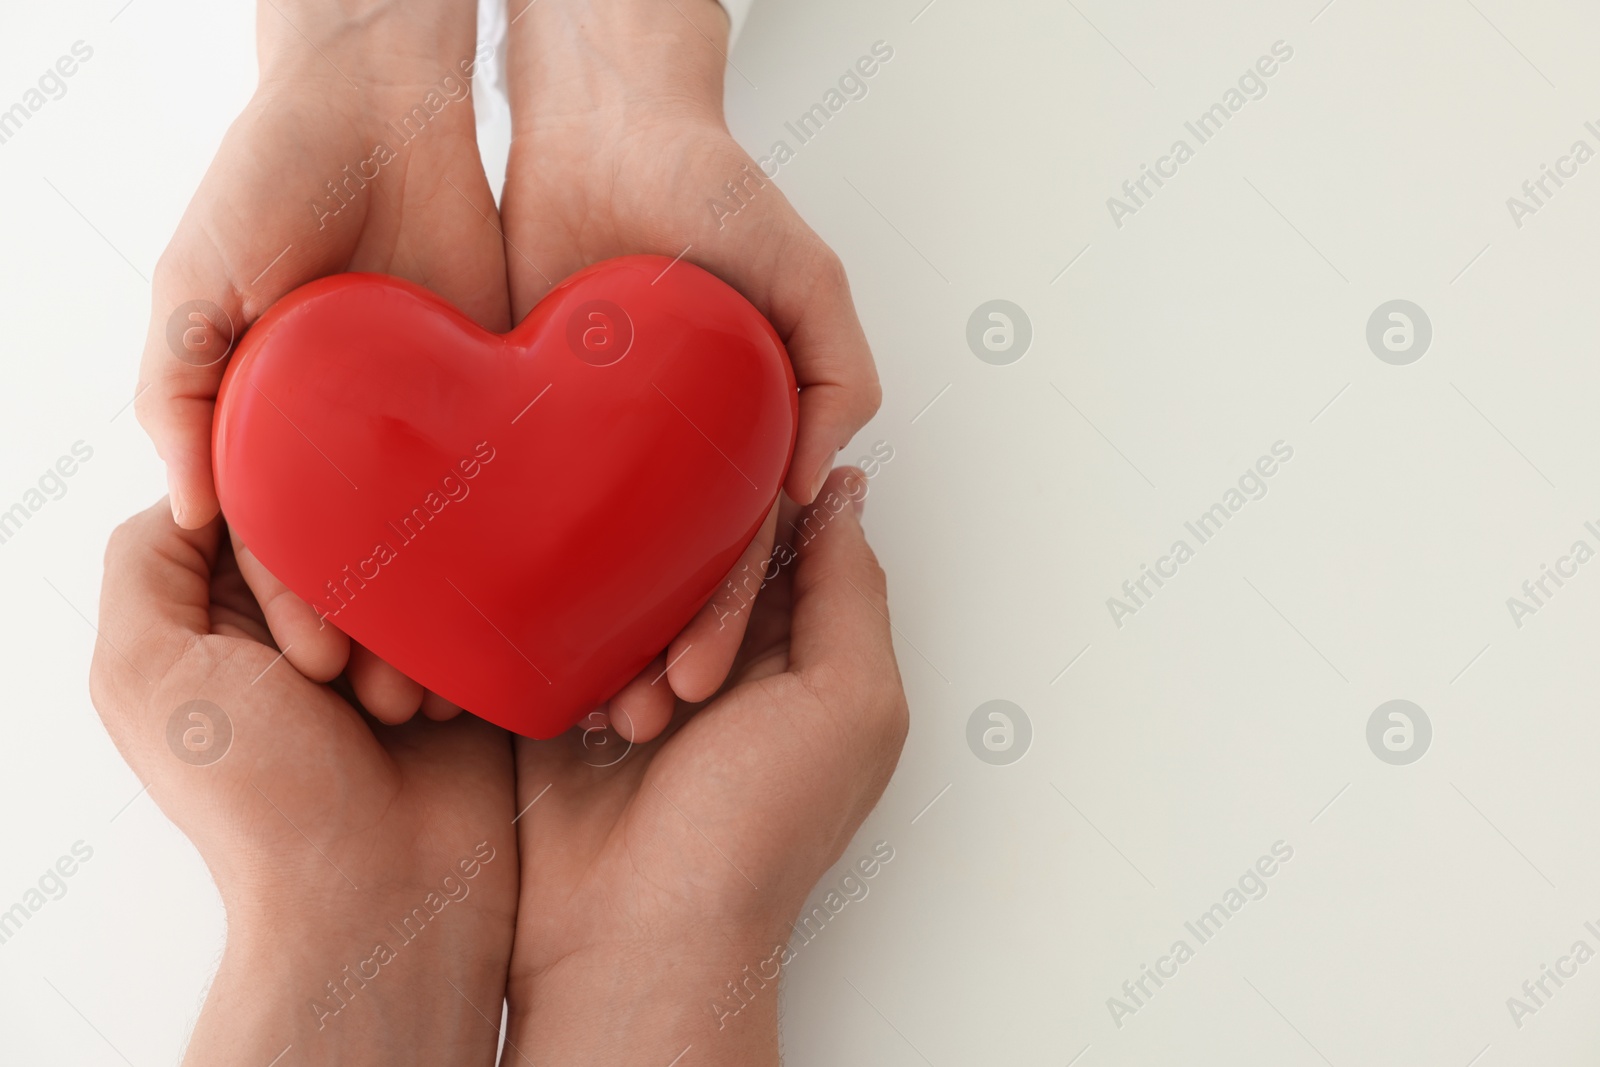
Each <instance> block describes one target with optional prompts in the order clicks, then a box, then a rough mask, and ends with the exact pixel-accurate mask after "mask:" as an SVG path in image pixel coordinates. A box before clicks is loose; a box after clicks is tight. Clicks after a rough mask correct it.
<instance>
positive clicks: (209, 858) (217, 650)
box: [90, 501, 517, 1065]
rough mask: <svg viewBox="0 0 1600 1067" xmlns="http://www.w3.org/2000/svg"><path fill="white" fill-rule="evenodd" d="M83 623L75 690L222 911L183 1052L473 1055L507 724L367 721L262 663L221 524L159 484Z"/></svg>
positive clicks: (500, 965) (513, 879) (359, 1057)
mask: <svg viewBox="0 0 1600 1067" xmlns="http://www.w3.org/2000/svg"><path fill="white" fill-rule="evenodd" d="M99 633H100V640H99V641H98V642H97V643H96V645H95V655H94V663H93V666H92V668H91V673H90V692H91V695H92V696H93V698H94V703H95V707H96V708H97V709H99V711H100V715H101V718H102V719H103V720H104V722H105V725H106V729H107V731H108V732H109V733H110V734H111V738H112V740H113V741H115V742H116V745H117V748H118V749H119V750H120V751H121V753H122V755H123V758H125V759H126V760H127V761H128V764H129V766H130V767H132V768H133V771H134V773H135V774H136V775H137V776H138V777H139V780H140V781H142V782H145V783H147V784H148V787H149V790H150V796H151V798H152V799H154V800H155V802H156V803H157V804H159V805H160V806H161V809H162V811H164V812H165V813H166V814H167V816H168V817H169V818H170V819H172V821H173V822H174V823H175V824H176V825H177V827H178V828H179V829H180V830H182V831H183V832H184V834H185V835H187V836H188V838H189V839H190V841H192V842H193V843H194V846H195V848H196V849H197V850H198V851H199V853H200V855H201V858H202V859H204V860H205V862H206V866H207V868H208V869H209V870H210V871H211V875H212V877H213V878H214V879H215V880H216V883H217V889H218V891H219V893H220V894H221V896H222V902H223V905H224V906H225V908H226V909H227V914H228V943H227V949H226V952H225V953H224V955H223V961H222V966H221V969H220V970H219V972H218V974H217V977H216V980H215V981H214V982H213V984H212V987H211V990H210V993H209V995H208V997H207V1000H206V1005H205V1008H204V1009H203V1010H202V1012H201V1016H200V1020H199V1022H198V1024H197V1026H196V1028H195V1033H194V1036H193V1038H192V1039H191V1042H190V1045H189V1051H188V1056H187V1058H186V1060H185V1062H187V1063H196V1064H198V1063H223V1062H225V1063H267V1062H270V1061H271V1060H272V1059H273V1057H274V1056H277V1055H278V1054H279V1053H280V1052H281V1051H282V1050H283V1048H284V1045H285V1044H293V1045H294V1046H295V1049H296V1058H295V1060H294V1062H296V1063H329V1064H332V1063H339V1064H345V1065H350V1064H367V1063H371V1064H391V1063H396V1062H428V1063H452V1064H456V1063H461V1064H466V1063H472V1062H480V1063H484V1064H492V1063H494V1053H495V1048H496V1038H497V1031H498V1020H499V1005H500V1003H501V999H502V996H503V993H504V988H505V975H506V966H507V961H508V959H509V955H510V942H511V936H512V927H513V921H514V915H515V910H516V893H517V853H516V841H515V839H514V837H513V834H512V817H513V815H514V814H515V812H514V810H513V808H512V790H513V782H512V762H511V746H510V741H509V738H508V735H507V734H506V733H505V732H504V731H502V730H499V729H497V728H495V727H492V726H490V725H489V724H488V723H486V722H483V721H481V720H479V719H476V718H473V717H471V716H462V717H461V718H459V719H457V720H455V721H453V722H448V723H439V722H431V721H429V720H427V719H420V718H419V719H416V720H414V721H412V722H411V723H408V724H407V725H405V726H397V727H385V726H382V725H380V724H376V723H375V722H373V721H372V720H370V719H368V718H367V717H365V716H363V715H362V714H361V713H360V712H358V711H357V710H356V709H355V708H354V707H352V706H351V705H350V703H349V702H348V700H347V697H348V695H349V690H348V687H347V686H345V685H344V684H343V682H341V683H340V685H339V686H335V687H330V686H326V685H319V684H317V683H315V682H312V681H309V680H307V679H306V678H304V677H302V676H301V675H300V674H299V673H297V672H296V671H295V669H294V667H293V666H292V665H290V664H289V663H285V662H280V660H281V659H282V658H283V657H282V656H281V654H280V653H279V651H278V649H277V648H276V647H275V646H274V645H273V643H272V639H271V635H270V634H269V632H268V630H267V626H266V620H265V617H264V616H263V614H262V612H261V609H260V606H259V605H258V604H257V603H256V601H255V599H254V598H253V597H252V596H251V595H250V591H249V590H248V588H247V587H246V585H245V582H244V580H243V577H242V576H241V574H240V572H239V569H238V567H237V566H236V564H235V562H234V559H233V554H232V552H231V550H230V548H229V546H228V543H227V540H226V539H225V538H224V537H223V536H222V525H221V523H220V521H218V520H213V521H212V522H210V523H209V524H207V525H206V526H204V527H202V528H201V529H198V530H184V529H181V528H179V527H178V526H177V525H176V524H175V523H174V521H173V519H172V513H171V510H170V507H169V505H168V504H167V503H166V502H165V501H162V502H159V503H157V504H156V505H155V506H154V507H151V508H149V509H147V510H146V511H144V512H142V513H140V514H138V515H136V516H134V517H133V518H132V519H129V520H128V521H127V522H125V523H124V524H123V525H122V526H121V527H119V528H118V529H117V532H116V533H115V534H114V535H113V536H112V538H111V544H110V546H109V547H108V548H107V550H106V570H105V580H104V585H103V591H102V595H101V601H100V626H99ZM341 688H342V689H343V695H341V692H340V689H341ZM347 968H348V970H347ZM352 974H353V975H354V977H351V975H352ZM452 986H453V987H454V989H453V990H452ZM480 1012H482V1013H484V1014H486V1015H490V1016H492V1017H493V1019H494V1021H493V1022H485V1020H484V1019H482V1018H480V1016H479V1013H480Z"/></svg>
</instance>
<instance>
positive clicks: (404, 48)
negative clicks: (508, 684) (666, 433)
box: [135, 0, 510, 721]
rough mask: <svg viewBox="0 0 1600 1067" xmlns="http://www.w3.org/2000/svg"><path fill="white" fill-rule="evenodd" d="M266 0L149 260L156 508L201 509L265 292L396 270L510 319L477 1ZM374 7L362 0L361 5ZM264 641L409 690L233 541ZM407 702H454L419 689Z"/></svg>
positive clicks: (483, 321)
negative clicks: (479, 71)
mask: <svg viewBox="0 0 1600 1067" xmlns="http://www.w3.org/2000/svg"><path fill="white" fill-rule="evenodd" d="M357 6H358V5H355V4H353V3H319V2H315V0H270V2H267V3H264V4H263V5H262V6H261V9H260V14H259V19H258V23H259V31H258V46H259V53H260V66H261V80H260V84H259V87H258V88H257V90H256V93H255V95H254V97H253V98H252V99H251V101H250V103H249V105H248V106H247V107H246V108H245V110H244V112H243V114H241V115H240V116H239V118H238V119H237V120H236V121H235V122H234V124H233V126H232V128H231V129H229V131H228V134H227V136H226V137H225V138H224V140H223V143H222V146H221V148H220V149H219V151H218V152H217V156H216V159H215V160H214V161H213V163H212V165H211V168H210V170H209V171H208V172H207V174H206V176H205V179H204V181H203V182H202V183H201V185H200V188H199V190H198V192H196V194H195V196H194V199H193V201H192V202H191V203H190V205H189V208H188V210H187V211H186V212H185V214H184V216H183V220H182V222H180V223H179V225H178V230H177V233H176V234H175V235H174V237H173V239H172V243H171V244H170V245H169V246H168V247H167V250H166V252H165V253H164V254H163V255H162V257H161V261H160V263H159V264H158V265H157V268H156V273H155V280H154V287H153V290H154V291H153V298H152V307H151V319H150V326H149V331H148V334H147V337H146V341H145V349H144V358H143V363H142V365H141V368H140V374H139V377H140V383H139V391H138V394H137V400H136V402H135V410H136V411H137V413H138V416H139V421H140V422H141V423H142V424H143V425H144V427H145V429H146V430H147V431H148V432H149V434H150V436H151V438H152V439H153V440H154V442H155V445H156V450H157V451H158V452H159V453H160V455H161V457H162V458H163V459H164V460H165V461H166V465H167V478H168V483H169V486H170V488H171V502H172V511H173V515H174V516H175V517H176V519H177V521H178V523H179V525H181V526H183V527H186V528H189V529H199V528H201V527H204V526H205V525H206V524H207V523H209V522H210V521H211V520H212V519H213V518H214V517H215V516H216V514H217V506H218V505H217V495H216V489H215V486H214V484H213V481H212V473H211V424H212V412H213V408H214V404H215V399H216V395H217V387H218V384H219V383H220V381H221V380H222V372H223V370H224V369H225V368H226V366H227V361H226V358H225V357H226V356H227V354H228V351H229V347H230V345H231V343H232V341H233V339H234V338H235V337H236V336H237V335H238V334H239V333H242V332H243V330H244V329H245V327H247V326H248V325H249V324H250V323H251V322H253V321H254V320H255V319H256V318H257V317H259V316H260V315H261V313H262V312H263V311H265V310H266V309H267V307H269V306H270V305H271V304H272V303H273V302H274V301H276V300H277V299H278V298H279V297H281V296H282V295H284V294H285V293H287V292H289V291H290V290H291V289H294V288H296V287H297V286H299V285H302V284H304V283H305V282H308V281H311V280H313V279H316V278H319V277H322V276H324V275H327V274H332V273H337V272H339V271H346V270H358V271H378V272H382V273H386V274H394V275H398V276H400V277H402V278H407V279H409V280H411V281H414V282H416V283H418V284H420V285H423V286H426V287H427V288H429V289H431V290H433V291H434V292H436V293H438V294H439V295H440V296H442V297H444V298H445V299H447V300H449V301H451V302H452V303H454V304H455V305H456V306H457V307H459V308H461V309H462V311H463V312H465V313H466V314H467V315H469V316H471V317H472V318H473V319H474V320H476V321H477V322H478V323H479V324H480V325H482V326H484V327H485V328H487V329H491V330H496V331H503V330H505V329H507V328H508V326H509V324H510V320H509V314H510V312H509V307H508V302H507V293H506V280H505V260H504V258H503V253H502V249H503V243H502V240H501V236H500V231H499V223H498V218H497V215H496V211H495V205H494V197H493V194H492V193H491V191H490V189H489V184H488V181H487V179H486V178H485V176H484V172H483V165H482V163H481V161H480V159H479V155H478V146H477V138H476V131H475V128H474V120H473V109H472V100H471V97H470V95H469V89H470V71H471V70H472V69H474V67H475V65H476V62H477V58H476V56H475V53H474V37H475V15H476V12H475V10H474V5H473V4H471V3H470V2H465V0H427V2H424V3H420V4H408V5H404V6H403V10H402V9H401V6H400V5H381V9H380V10H379V11H378V12H377V13H376V14H373V13H366V14H362V13H360V12H358V11H356V10H355V8H356V7H357ZM365 6H369V7H370V6H371V5H365ZM236 548H237V550H238V551H237V555H238V561H239V567H240V569H241V571H242V572H243V573H244V576H245V579H246V581H247V582H248V583H249V585H250V587H251V589H252V590H254V592H255V594H256V596H257V598H258V599H259V600H260V602H261V604H262V605H263V608H264V610H265V613H266V619H267V624H268V627H269V628H270V629H271V631H272V635H273V638H274V639H275V641H276V642H277V644H278V645H279V647H281V648H283V649H284V650H285V652H286V655H287V658H288V660H289V662H290V664H292V665H293V666H294V667H295V668H296V669H298V670H299V671H301V672H302V673H303V674H305V675H307V676H308V677H311V678H315V679H318V680H323V681H326V680H328V679H331V678H333V677H335V676H336V675H338V674H339V673H340V672H341V671H343V670H345V669H346V667H347V665H348V668H349V676H350V677H351V679H352V681H353V683H354V685H355V687H356V691H357V693H358V694H359V696H360V698H361V701H362V703H363V704H364V705H365V706H366V707H367V708H368V709H369V710H371V711H373V712H374V713H375V714H377V715H379V716H380V717H382V718H384V719H386V720H388V721H401V720H403V719H405V718H408V717H409V716H410V715H411V714H413V713H414V712H415V711H416V710H417V709H418V707H419V705H423V700H424V694H423V691H422V688H421V686H419V685H417V684H416V683H414V682H412V681H411V680H409V679H407V678H406V677H405V676H403V675H401V674H400V673H399V672H398V671H396V670H395V669H394V668H392V667H390V666H389V665H387V664H385V663H383V662H382V661H381V660H379V659H378V658H377V657H376V656H373V655H371V654H370V653H368V652H367V651H366V650H365V649H362V648H360V647H359V646H356V647H355V648H354V649H352V647H351V644H350V642H349V641H348V640H347V639H346V638H345V636H344V635H343V634H341V633H340V632H339V631H338V630H336V629H335V628H333V627H332V626H326V625H324V624H323V622H322V620H320V619H319V618H318V617H317V615H316V612H315V611H314V610H313V609H312V608H311V606H310V605H308V604H307V603H305V602H304V601H303V600H301V599H300V598H299V597H298V596H296V595H295V594H293V593H291V592H290V591H289V590H288V589H287V588H286V587H285V586H284V585H283V584H282V583H280V582H278V581H277V580H276V579H275V578H273V577H272V576H271V575H270V574H268V573H267V571H266V570H265V568H263V567H262V566H261V565H260V564H259V563H258V562H257V561H256V560H255V558H254V557H253V556H252V555H250V553H249V551H248V549H246V548H245V547H243V546H236ZM423 706H424V710H426V711H429V712H430V713H432V714H435V715H437V716H445V715H448V714H450V713H451V712H452V711H454V710H455V709H454V708H452V707H451V706H449V705H448V704H446V703H445V702H443V701H440V700H438V699H437V698H431V697H430V698H429V702H428V703H427V704H426V705H423Z"/></svg>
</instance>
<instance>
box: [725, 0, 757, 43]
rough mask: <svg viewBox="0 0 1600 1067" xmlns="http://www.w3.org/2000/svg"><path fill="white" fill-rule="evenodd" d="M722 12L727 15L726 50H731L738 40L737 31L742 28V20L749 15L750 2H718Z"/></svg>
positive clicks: (730, 0)
mask: <svg viewBox="0 0 1600 1067" xmlns="http://www.w3.org/2000/svg"><path fill="white" fill-rule="evenodd" d="M718 2H719V3H720V4H722V7H723V10H725V11H726V12H727V13H728V22H729V23H731V27H730V28H729V30H728V48H729V49H732V48H733V42H734V41H736V40H738V38H739V31H740V30H741V29H743V28H744V20H745V18H746V16H748V15H749V14H750V0H718Z"/></svg>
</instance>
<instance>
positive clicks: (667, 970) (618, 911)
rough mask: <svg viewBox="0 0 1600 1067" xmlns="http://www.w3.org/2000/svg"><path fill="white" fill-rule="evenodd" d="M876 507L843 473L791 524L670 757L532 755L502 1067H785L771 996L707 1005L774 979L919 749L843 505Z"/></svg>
mask: <svg viewBox="0 0 1600 1067" xmlns="http://www.w3.org/2000/svg"><path fill="white" fill-rule="evenodd" d="M866 488H867V486H866V481H865V479H864V478H863V476H862V475H861V473H860V472H859V471H854V470H850V469H844V470H840V471H836V472H835V473H834V475H833V477H832V479H831V480H830V481H829V482H828V483H827V486H826V488H825V489H824V491H823V493H822V495H821V497H820V498H819V501H818V503H817V504H815V505H813V506H812V507H810V508H806V509H801V508H799V507H798V506H796V505H789V506H788V507H786V509H785V512H786V513H785V515H784V521H783V522H782V524H781V528H782V529H783V530H784V531H785V534H786V536H789V535H792V537H793V544H794V546H795V548H796V549H797V552H798V559H797V560H796V558H795V557H794V555H793V554H791V553H789V552H786V551H785V550H783V549H780V551H779V552H778V554H777V555H776V556H775V561H776V562H780V563H782V561H784V560H788V562H787V563H786V564H783V566H782V567H781V569H780V570H779V572H778V575H777V577H776V578H775V579H774V580H773V582H772V583H771V585H770V586H769V588H768V589H767V590H766V591H765V592H763V594H762V596H761V599H760V600H759V601H758V602H757V604H756V606H755V609H754V616H755V617H754V618H753V619H752V620H751V622H750V626H749V629H748V632H747V633H746V635H745V640H744V644H743V647H742V648H741V649H740V650H739V656H738V661H737V663H736V664H735V666H734V670H733V675H732V678H731V679H730V685H729V688H727V689H726V690H725V691H724V692H723V693H722V694H721V695H719V696H718V697H716V699H714V700H712V701H711V702H710V703H709V704H706V705H705V706H703V707H699V708H695V707H692V706H689V705H686V704H680V705H679V706H678V708H677V713H676V715H675V717H674V719H673V729H672V732H670V734H669V735H668V736H667V737H665V738H662V739H658V740H656V741H653V742H651V743H649V744H647V745H638V746H634V747H633V748H632V749H631V751H629V752H628V754H627V755H626V757H625V758H622V759H620V760H616V762H614V763H613V764H612V765H611V766H607V767H597V766H595V765H594V764H598V763H605V762H608V761H611V760H613V759H615V757H614V756H609V755H605V754H604V750H603V749H602V750H598V751H597V750H596V749H594V748H590V749H588V750H585V748H584V746H583V743H582V742H581V741H579V740H577V739H576V737H575V735H572V734H569V735H567V736H566V737H564V738H558V739H556V740H554V741H544V742H538V741H527V740H525V739H522V738H519V739H518V740H517V791H518V798H517V806H518V809H519V811H522V812H523V814H522V816H521V818H520V819H519V821H518V833H519V837H520V841H521V857H522V886H521V900H520V904H519V905H518V912H517V936H516V945H515V949H514V951H513V956H512V961H511V983H510V988H509V996H510V1004H511V1009H510V1010H511V1015H510V1026H509V1030H508V1049H509V1051H508V1052H507V1053H506V1059H505V1062H507V1063H519V1064H522V1063H657V1062H659V1063H663V1064H664V1063H668V1062H670V1061H671V1060H672V1059H673V1057H674V1056H676V1055H678V1054H679V1053H680V1052H681V1051H682V1050H683V1048H684V1046H685V1045H688V1044H693V1046H694V1049H695V1051H694V1062H695V1063H697V1064H702V1065H709V1064H729V1065H739V1067H750V1065H752V1064H776V1063H777V990H776V989H775V988H773V989H767V990H760V991H757V990H755V989H754V988H753V987H751V995H752V996H753V999H752V1001H751V1003H750V1005H749V1007H748V1008H747V1009H746V1010H743V1011H740V1012H739V1013H738V1014H737V1016H736V1017H734V1018H731V1019H730V1018H727V1015H726V1014H725V1013H719V1012H718V1011H717V1010H716V1009H714V1008H713V1007H712V1004H713V1002H716V1001H724V1002H725V1001H728V1000H729V999H730V994H729V992H728V988H727V984H728V983H729V982H743V981H744V980H745V979H746V977H747V975H746V973H745V971H744V968H745V967H747V966H749V967H751V968H752V969H755V970H760V969H762V968H763V965H767V966H776V964H767V961H771V960H773V959H774V957H775V955H776V956H779V957H780V958H781V951H775V950H777V947H778V946H780V945H784V944H787V943H789V942H791V941H792V940H793V937H792V934H793V928H792V926H791V923H792V922H793V920H794V918H795V916H796V914H797V913H798V912H799V910H800V907H801V905H802V904H803V903H804V901H805V899H806V896H807V894H808V893H809V892H810V890H811V888H812V887H813V886H814V885H815V884H816V882H817V880H818V878H819V877H820V876H821V875H822V873H823V872H824V871H826V870H827V868H828V867H829V866H830V865H832V864H833V863H834V862H835V861H836V860H837V859H838V858H839V856H840V854H841V852H842V851H843V849H844V848H845V846H846V845H847V844H848V843H849V841H850V839H851V837H852V835H853V834H854V833H855V832H856V830H857V828H858V827H859V826H860V825H861V822H862V820H863V819H864V818H865V817H866V814H867V812H868V811H869V810H871V808H872V806H873V805H874V804H875V803H876V802H877V799H878V797H879V795H880V794H881V793H882V792H883V789H884V787H885V785H886V784H887V783H888V780H889V776H890V775H891V773H893V771H894V766H895V762H896V760H897V759H898V757H899V753H900V748H901V745H902V743H903V741H904V739H905V734H906V728H907V711H906V702H905V694H904V692H903V690H902V688H901V684H900V676H899V671H898V669H897V668H896V666H895V659H894V649H893V645H892V643H891V638H890V630H889V621H888V616H887V615H886V614H885V612H886V611H887V606H886V600H885V592H884V578H883V572H882V571H881V570H880V569H879V568H878V565H877V561H876V560H875V559H874V558H873V555H872V551H871V549H870V548H868V546H867V543H866V540H865V538H864V537H863V535H862V531H861V526H860V524H859V522H858V521H857V517H856V512H855V510H854V509H853V507H852V506H851V503H850V501H851V500H860V499H861V498H863V497H864V496H865V493H866ZM808 538H809V540H808ZM769 573H770V572H769ZM627 699H628V694H627V693H626V692H624V694H623V695H622V700H623V703H624V705H626V702H627ZM765 977H767V978H771V977H772V976H771V974H770V973H769V974H767V975H766V976H765ZM518 1056H520V1057H521V1058H520V1059H518V1058H516V1057H518Z"/></svg>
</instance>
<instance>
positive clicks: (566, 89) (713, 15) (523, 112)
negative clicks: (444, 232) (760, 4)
mask: <svg viewBox="0 0 1600 1067" xmlns="http://www.w3.org/2000/svg"><path fill="white" fill-rule="evenodd" d="M509 2H510V4H511V7H512V14H513V16H514V17H515V18H516V21H514V22H513V23H512V24H511V31H510V37H509V50H510V65H509V75H510V77H509V88H510V95H511V103H512V112H513V115H514V117H515V118H514V120H515V122H516V125H517V128H518V132H519V133H526V132H529V130H528V127H529V125H530V123H531V122H533V121H534V120H536V119H540V118H547V117H551V116H555V117H559V116H565V115H586V114H592V113H593V112H594V111H595V110H596V109H599V110H604V111H611V112H616V113H619V114H639V113H644V112H648V113H651V114H661V113H662V112H663V111H682V112H687V113H692V114H695V115H696V116H715V117H717V118H718V119H720V117H721V115H722V82H723V67H724V66H725V64H726V62H727V49H728V17H727V15H726V14H725V13H724V11H723V9H722V6H721V5H720V4H719V3H717V0H538V2H537V3H534V4H532V5H531V6H528V7H526V8H523V7H522V5H523V4H526V3H527V0H509ZM519 9H521V14H520V15H518V10H519Z"/></svg>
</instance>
